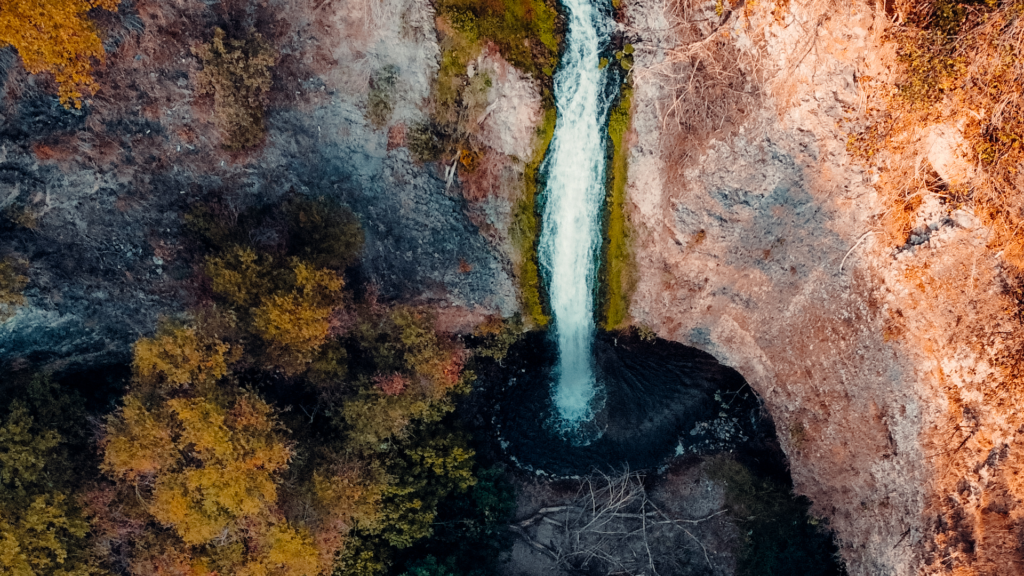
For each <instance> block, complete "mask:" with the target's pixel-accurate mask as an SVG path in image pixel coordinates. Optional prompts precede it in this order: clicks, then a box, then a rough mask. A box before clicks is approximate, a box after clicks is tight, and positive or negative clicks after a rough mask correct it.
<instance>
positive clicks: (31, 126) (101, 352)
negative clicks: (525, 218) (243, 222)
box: [0, 0, 539, 367]
mask: <svg viewBox="0 0 1024 576" xmlns="http://www.w3.org/2000/svg"><path fill="white" fill-rule="evenodd" d="M225 22H230V23H232V25H233V26H236V27H238V28H239V29H245V28H247V27H256V28H257V29H259V30H260V31H261V32H262V33H263V34H264V35H265V36H267V37H268V40H270V41H271V42H272V43H273V44H274V45H275V46H277V49H278V52H279V54H280V56H279V59H278V62H277V65H276V66H275V67H274V80H273V88H272V91H271V94H270V104H269V107H268V111H267V135H266V139H265V142H264V143H263V144H262V145H261V146H259V147H257V148H256V149H254V150H251V151H247V152H243V153H232V152H229V151H227V150H225V149H223V147H222V146H221V144H222V139H223V135H222V134H221V133H219V132H218V130H216V129H215V127H214V125H213V119H212V98H210V97H209V96H204V95H202V94H200V93H199V92H198V91H197V89H196V75H197V71H198V69H199V67H200V65H199V63H198V61H197V59H196V57H195V56H194V55H193V49H194V48H196V47H197V46H198V45H199V44H200V43H202V42H204V41H206V40H207V39H208V36H209V34H210V30H212V29H213V28H214V27H215V26H224V25H225ZM100 24H101V27H102V28H103V29H104V32H105V33H106V35H107V38H108V40H107V51H108V61H107V63H106V66H105V67H104V68H103V69H102V70H100V71H99V72H98V74H97V81H98V83H99V86H100V89H99V92H98V93H97V94H96V96H95V97H94V98H92V99H91V101H89V102H87V103H86V105H85V107H84V108H83V109H82V110H81V111H68V110H65V109H64V108H63V107H61V106H60V105H59V104H58V103H57V102H56V99H55V97H54V89H53V86H52V85H50V84H49V83H48V82H47V80H46V79H45V77H37V76H29V75H27V74H26V73H25V72H24V70H23V69H22V68H21V65H20V62H19V60H18V58H17V55H16V54H15V53H14V52H13V51H12V50H11V49H10V48H7V49H5V50H4V51H3V59H2V61H0V70H2V75H0V78H2V79H3V89H2V90H0V205H2V206H0V207H2V208H3V209H6V210H8V212H7V213H8V214H14V215H16V216H17V218H8V220H9V221H7V224H6V229H5V231H4V232H3V245H2V251H3V253H4V254H3V255H4V256H13V257H16V258H19V259H22V260H24V261H27V262H29V269H28V271H27V274H26V275H27V276H28V278H29V279H30V284H29V287H28V289H27V291H26V292H25V295H26V297H27V305H26V306H24V307H22V308H20V309H19V311H18V313H17V315H16V316H15V317H14V318H13V319H11V320H10V321H8V322H5V323H4V324H3V325H2V326H0V359H2V360H3V361H4V362H5V363H7V365H11V363H13V365H14V366H15V367H17V366H21V365H25V363H26V362H28V363H31V364H33V365H36V366H39V365H46V364H48V363H52V362H57V363H58V364H59V365H60V366H63V365H67V364H69V363H72V364H88V363H94V362H104V361H110V360H113V359H118V358H123V357H124V356H125V352H126V351H127V348H128V345H129V344H130V343H131V342H132V341H134V340H135V339H136V338H137V337H138V336H139V335H141V334H147V333H150V332H151V331H152V329H153V327H154V326H155V323H156V321H157V319H158V318H159V317H160V316H161V315H168V314H174V313H177V312H180V311H182V310H183V309H184V308H185V307H186V305H187V304H188V303H189V302H190V300H191V298H192V297H193V294H194V292H192V290H193V288H194V286H191V284H190V282H191V278H192V277H193V275H192V270H193V267H194V266H196V265H197V262H195V261H194V259H193V258H191V255H190V254H189V253H188V251H187V250H184V249H183V247H182V226H183V222H182V215H183V214H184V213H185V212H186V211H187V210H188V207H189V206H190V205H192V204H193V203H194V202H196V201H198V200H202V199H204V198H206V197H208V196H214V195H215V196H219V197H223V198H224V199H225V202H226V204H227V206H228V209H229V210H233V211H235V212H236V213H237V212H240V211H242V210H244V209H245V208H246V207H249V206H252V205H259V204H263V203H267V202H273V201H275V200H276V199H278V198H280V197H282V196H283V195H284V194H286V193H288V192H289V191H291V190H294V191H296V192H298V193H301V194H307V195H310V196H325V197H329V198H333V199H335V200H338V201H341V202H343V203H345V204H347V205H349V206H350V207H351V208H352V209H353V210H354V211H355V212H356V214H357V216H358V217H359V219H360V221H361V223H362V225H363V228H364V229H365V234H366V238H367V242H366V247H365V252H364V254H363V260H362V262H363V265H362V271H361V274H362V275H363V276H365V279H366V280H368V281H369V282H371V283H373V284H375V285H377V286H378V287H379V290H380V292H381V293H382V295H384V296H386V297H392V298H402V299H404V300H408V301H414V302H421V303H430V304H432V305H435V306H436V307H438V308H440V309H442V310H452V311H453V312H452V313H451V314H447V315H446V314H442V319H445V318H447V320H446V322H448V323H449V324H451V325H452V326H456V327H457V326H460V325H461V326H463V327H465V326H466V325H467V324H466V318H470V317H479V316H480V315H481V314H494V313H497V314H503V315H506V316H507V315H510V314H512V313H513V312H514V311H515V309H516V307H517V296H516V288H515V286H514V284H513V281H512V278H511V276H510V274H511V273H512V270H511V264H510V260H509V256H508V254H506V253H502V252H501V245H500V244H497V243H489V242H488V241H487V240H486V239H485V238H484V237H483V236H482V235H481V234H480V229H479V227H478V225H477V224H474V219H471V218H470V217H469V216H468V215H467V214H468V212H469V211H470V207H469V206H468V204H467V202H466V200H465V199H464V196H463V194H462V193H461V191H460V190H461V185H460V183H459V179H458V178H446V176H447V174H446V173H445V172H446V170H445V169H446V168H448V167H440V168H439V167H438V166H437V165H436V164H432V163H428V164H424V163H422V162H417V161H415V160H413V159H412V157H411V155H410V153H409V150H408V148H407V147H406V145H405V135H406V133H407V127H408V126H410V125H412V124H414V123H416V122H421V121H422V120H423V119H424V118H425V108H426V105H425V101H426V99H427V98H428V97H429V96H430V90H431V84H432V82H433V78H434V76H435V75H436V73H437V67H438V56H439V49H438V45H437V33H436V31H435V29H434V20H433V10H432V8H431V6H430V4H429V3H427V2H421V1H418V0H387V1H384V2H377V1H372V2H363V1H359V0H357V1H353V2H349V1H340V2H326V3H324V2H318V3H315V4H310V3H289V2H281V3H272V4H266V3H265V4H263V5H260V6H255V5H253V6H234V5H231V6H228V5H221V4H215V5H211V4H207V3H202V2H188V1H186V2H175V3H171V4H168V3H159V2H158V3H147V2H140V3H138V4H129V5H124V6H122V7H121V10H120V11H119V12H118V13H117V14H116V17H110V18H109V20H108V21H102V22H100ZM484 66H489V67H491V68H501V67H503V68H502V71H503V72H507V70H505V69H507V68H509V66H508V65H507V64H504V63H503V61H501V59H500V57H498V56H496V55H495V56H492V57H490V59H489V60H488V61H487V62H486V63H484ZM382 70H386V71H388V72H389V74H391V75H392V76H393V77H394V78H395V80H394V85H392V86H390V87H389V89H388V90H387V93H386V94H379V93H378V95H377V96H378V97H379V98H384V99H385V100H386V102H385V110H386V111H387V115H386V117H385V118H383V119H382V120H383V122H378V123H376V124H375V122H374V121H373V119H371V118H370V117H369V114H368V109H369V105H368V100H369V99H370V97H371V91H372V87H371V84H372V81H371V79H372V78H373V77H374V76H375V75H378V74H379V73H380V71H382ZM517 82H518V83H517ZM524 82H525V81H524V80H522V79H518V80H517V77H515V76H514V75H513V76H510V75H509V73H505V74H503V75H499V74H497V73H496V74H495V81H494V82H493V86H492V88H490V90H489V91H488V93H487V94H486V95H485V97H486V99H487V100H488V102H485V104H493V105H492V106H490V107H489V108H488V109H487V110H488V115H487V118H486V119H485V121H484V122H482V124H485V128H486V129H487V130H490V131H491V132H492V133H493V136H494V139H495V140H496V141H498V142H500V143H501V145H500V146H496V148H497V149H498V150H499V151H500V152H499V154H516V153H519V154H523V152H521V150H520V149H521V148H522V147H523V146H524V145H525V146H526V147H527V154H526V155H528V152H529V151H530V146H531V145H532V135H533V131H534V126H533V125H534V124H535V123H536V121H537V119H536V118H535V117H536V116H537V114H539V112H538V111H537V110H538V109H539V95H538V94H537V90H536V88H535V87H532V84H529V83H524ZM510 102H512V103H516V104H518V105H510V104H509V103H510ZM531 110H532V112H531ZM524 114H525V116H523V115H524ZM531 115H532V116H531ZM524 130H525V131H526V132H525V135H526V137H525V138H524V137H523V131H524ZM456 168H457V167H452V168H451V170H452V171H455V170H456ZM520 172H521V170H520ZM505 204H506V205H505V206H504V208H503V207H502V205H501V203H500V202H498V203H497V204H495V203H494V201H491V204H488V205H486V206H482V207H481V206H476V209H477V211H478V212H483V213H484V214H485V216H486V214H487V213H488V211H490V212H491V213H493V214H492V219H494V220H495V221H497V222H499V223H500V222H501V221H502V218H504V219H505V221H507V220H508V218H509V216H508V213H509V212H510V208H509V207H508V205H507V204H508V202H507V201H506V202H505ZM503 212H504V216H503V215H502V213H503ZM14 220H18V221H19V222H21V224H17V225H16V224H14V223H13V221H14ZM476 221H478V222H486V221H487V218H486V217H485V218H483V219H480V218H477V219H476ZM26 224H27V225H26ZM506 229H507V225H506ZM467 313H470V316H466V314H467Z"/></svg>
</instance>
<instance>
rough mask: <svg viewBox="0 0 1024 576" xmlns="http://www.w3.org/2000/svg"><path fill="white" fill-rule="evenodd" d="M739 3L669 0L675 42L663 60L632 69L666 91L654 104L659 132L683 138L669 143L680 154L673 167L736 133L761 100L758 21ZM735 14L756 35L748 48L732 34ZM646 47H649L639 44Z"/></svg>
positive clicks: (684, 164) (764, 72)
mask: <svg viewBox="0 0 1024 576" xmlns="http://www.w3.org/2000/svg"><path fill="white" fill-rule="evenodd" d="M737 4H738V5H737V6H736V8H731V7H730V6H731V4H730V3H729V2H723V3H721V4H720V5H716V3H714V2H701V1H698V0H668V2H667V5H666V9H665V16H666V19H667V20H668V22H669V24H670V27H671V31H672V34H673V35H674V36H675V38H676V46H677V47H676V48H673V49H671V50H669V51H668V52H667V54H666V57H665V58H664V60H662V61H661V62H659V63H657V64H655V65H653V66H651V67H649V68H637V69H636V70H634V74H635V75H636V81H637V82H638V83H640V82H649V83H653V84H655V85H657V86H659V87H660V88H661V89H662V92H663V93H664V94H665V96H666V97H665V98H663V100H662V101H661V102H659V103H658V106H659V110H658V112H659V114H658V116H659V118H661V119H662V126H661V132H662V135H663V136H662V137H663V138H665V139H667V140H668V141H671V142H686V146H669V147H667V149H669V150H674V152H673V154H676V155H679V157H676V158H673V159H672V162H671V163H670V164H671V165H673V166H674V167H675V170H681V169H683V168H685V167H688V166H690V165H692V163H693V161H695V160H696V158H695V157H694V156H693V154H694V153H696V152H697V151H699V150H701V149H703V148H704V146H703V145H702V144H705V143H707V142H708V141H710V140H711V139H712V138H722V137H724V136H727V135H729V134H731V133H734V131H735V130H737V129H738V127H739V126H740V125H742V124H743V122H744V120H745V119H746V118H747V117H748V116H749V115H750V114H751V113H753V112H754V110H756V109H757V108H758V107H759V105H760V104H761V103H762V99H763V97H764V91H763V85H764V81H765V79H766V77H767V73H768V69H767V67H766V63H765V60H764V58H763V52H762V46H761V45H760V44H763V43H762V42H760V41H759V39H763V35H762V33H761V32H762V30H761V27H762V25H761V24H759V23H757V22H758V21H759V20H758V19H756V18H751V17H750V16H751V14H750V9H749V8H748V7H746V6H741V5H742V3H737ZM738 19H740V20H742V21H743V22H742V25H743V26H746V27H748V29H747V33H748V35H749V37H751V38H754V39H755V40H756V41H755V45H754V46H753V47H751V48H749V49H746V50H741V49H740V48H738V47H737V45H736V43H735V42H734V39H733V38H732V36H731V33H730V30H731V28H732V26H733V25H734V24H735V22H736V20H738ZM644 49H650V48H649V47H644V46H642V45H641V46H638V50H644Z"/></svg>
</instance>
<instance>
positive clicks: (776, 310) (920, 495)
mask: <svg viewBox="0 0 1024 576" xmlns="http://www.w3.org/2000/svg"><path fill="white" fill-rule="evenodd" d="M627 6H628V7H627V14H628V20H629V21H628V23H627V26H626V31H627V34H633V35H635V37H636V40H635V41H634V42H635V44H636V45H637V56H636V58H637V67H636V70H635V72H634V80H635V84H636V92H635V100H634V110H633V113H634V132H633V134H632V138H633V140H632V148H631V154H632V155H631V158H630V162H631V164H630V184H629V191H628V194H629V202H630V211H631V213H630V215H631V221H632V223H633V227H634V230H633V233H634V237H633V242H634V250H635V256H636V263H637V287H636V291H635V293H634V296H633V301H632V307H631V314H632V316H633V318H634V319H635V321H636V322H638V323H641V324H646V325H648V326H650V327H651V328H653V329H654V330H655V331H656V332H657V333H658V334H659V335H660V336H662V337H665V338H670V339H674V340H677V341H679V342H682V343H684V344H688V345H691V346H696V347H699V348H702V349H704V350H707V351H709V352H711V353H713V354H715V355H716V356H717V357H718V358H719V359H720V360H721V361H722V362H723V363H726V364H728V365H730V366H733V367H735V368H736V369H737V370H738V371H739V372H740V373H741V374H743V376H744V377H745V378H746V379H747V381H748V382H749V383H750V385H751V386H752V387H754V388H755V389H756V390H757V392H758V393H759V394H761V395H762V396H763V397H764V399H765V401H766V404H767V406H768V409H769V410H770V412H771V414H772V416H773V417H774V420H775V422H776V426H777V429H778V434H779V438H780V440H781V442H782V444H783V447H784V449H785V450H786V452H787V453H788V456H789V459H790V463H791V470H792V475H793V478H794V482H795V485H796V489H797V491H798V492H800V493H803V494H805V495H807V496H808V497H810V498H811V499H812V500H813V501H814V511H815V512H816V513H817V514H819V515H821V516H823V517H825V518H827V519H828V521H829V523H830V525H831V527H832V528H833V529H834V530H835V531H836V534H837V536H838V538H839V540H840V542H841V545H842V552H843V556H844V558H845V559H846V561H847V564H848V567H849V570H850V572H851V574H858V575H868V574H907V575H909V574H917V573H920V572H922V571H924V570H933V571H935V573H946V572H947V571H948V570H952V568H951V566H956V565H959V566H961V567H962V568H963V567H968V568H969V571H967V572H962V573H963V574H968V573H970V574H975V573H978V574H1009V573H1016V572H1014V570H1016V568H1015V567H1016V566H1017V565H1018V563H1019V562H1020V557H1019V556H1020V554H1019V552H1015V551H1014V550H1017V548H1016V546H1017V545H1016V544H1010V543H1008V541H1007V540H1006V538H1007V537H1006V536H1005V534H1006V532H1001V533H1000V532H999V531H1000V530H1016V529H1017V528H1013V526H1018V524H1015V522H1017V521H1018V520H1016V519H1017V518H1018V514H1016V513H1015V512H1012V511H1013V510H1014V509H1015V507H1018V506H1019V504H1020V503H1019V501H1018V500H1015V499H1014V498H1017V496H1015V494H1016V492H1015V491H1014V488H1013V486H1015V485H1016V484H1014V482H1013V481H1010V480H1007V481H1005V483H1004V481H1002V480H999V478H1000V477H1001V475H1006V474H1012V470H1016V468H1013V466H1012V465H1011V464H1012V462H1014V461H1015V458H1019V456H1016V455H1017V454H1019V452H1016V451H1015V450H1016V448H1015V447H1014V446H1016V444H1015V443H1014V442H1015V438H1016V434H1017V432H1016V431H1015V426H1016V425H1017V420H1018V419H1017V418H1015V417H1010V416H1007V414H1010V413H1011V412H1012V409H1010V408H1007V407H1006V406H1008V405H1014V404H1012V402H1011V403H1008V402H1007V401H1006V400H998V401H997V400H995V399H996V398H997V397H999V398H1002V396H999V395H998V394H995V393H994V392H993V390H994V388H993V386H995V384H994V383H995V382H997V381H999V379H1000V378H1001V377H1002V372H1000V369H999V368H997V365H998V363H999V362H998V360H999V359H1000V357H1001V356H1003V357H1005V355H1006V354H1007V350H1009V349H1011V347H1010V346H1009V345H1008V344H1007V343H1006V340H1007V339H1008V337H1007V338H1004V339H1002V340H1000V339H999V338H1001V337H996V336H992V334H994V332H993V331H996V330H1001V331H1004V332H1002V333H1003V334H1010V333H1011V332H1009V331H1011V330H1015V329H1016V326H1017V325H1016V324H1015V323H1014V321H1013V320H1012V319H1010V318H1008V316H1007V314H1006V313H1005V312H1002V311H1001V310H1006V309H1012V307H1013V306H1014V304H1013V303H1011V302H1010V301H1009V299H1008V297H1007V296H1006V291H1005V289H1004V286H1005V284H1006V278H1005V275H1004V272H1003V269H1004V267H1003V265H1002V264H1001V262H1000V260H999V255H998V254H993V253H992V251H990V250H989V249H988V248H987V247H986V238H987V234H988V231H986V230H985V229H983V228H979V226H978V220H977V219H976V218H975V217H974V215H972V214H971V212H970V207H969V206H963V207H957V206H954V205H951V204H946V203H944V202H943V201H940V199H939V198H938V197H937V196H935V195H934V194H930V193H929V192H928V191H927V190H923V191H921V192H919V193H918V194H919V195H920V197H921V201H920V202H919V203H918V204H916V206H917V207H916V208H915V211H914V212H913V213H912V214H910V215H909V216H908V218H909V219H910V221H911V224H910V226H912V231H911V233H910V234H909V236H908V237H905V238H902V239H899V240H897V241H891V240H890V239H888V238H887V237H886V235H885V234H884V231H883V230H882V229H881V228H880V226H879V218H880V217H881V215H883V214H884V213H885V212H886V211H887V210H891V207H889V206H886V205H885V204H884V203H883V201H882V200H881V199H880V197H879V195H878V194H876V191H875V183H876V182H877V180H878V176H877V170H879V169H886V166H885V161H884V160H879V161H878V162H876V163H875V165H874V166H867V165H864V164H862V163H861V162H859V161H857V160H855V159H854V158H852V157H851V156H850V155H849V154H848V152H847V146H846V144H847V137H848V134H847V127H848V126H850V125H856V124H857V123H858V122H863V118H864V115H865V114H866V113H867V112H866V110H867V105H866V99H867V93H866V92H865V91H864V90H863V82H862V80H866V79H867V78H868V77H871V78H873V82H875V83H877V84H879V85H884V86H887V87H891V86H892V83H893V82H894V79H893V78H892V77H891V76H890V75H889V72H888V69H889V68H890V65H891V64H893V60H892V54H893V48H892V47H891V46H887V45H886V44H885V43H884V42H882V40H881V38H882V35H883V34H882V33H883V32H884V30H885V28H886V26H887V25H888V21H887V19H886V17H885V15H884V13H879V12H876V10H875V7H873V6H870V5H865V4H859V5H855V4H850V5H848V6H845V7H844V8H843V9H842V10H838V11H837V10H835V9H834V8H833V7H831V5H827V4H826V3H821V2H815V1H813V0H808V1H803V2H798V1H797V0H794V1H793V2H791V3H789V9H788V11H785V10H784V11H781V12H779V11H776V12H775V13H772V12H771V11H770V10H769V9H768V8H767V7H766V8H764V9H762V10H758V9H757V8H756V7H754V8H751V7H748V8H743V9H739V10H740V11H739V12H737V13H732V14H728V13H727V14H723V15H722V17H716V16H715V15H714V3H697V2H681V3H669V2H665V3H662V2H659V1H657V0H653V1H652V0H639V1H635V2H630V3H627ZM700 22H703V24H701V23H700ZM721 22H724V23H722V24H721V25H720V27H716V24H718V23H721ZM722 62H726V63H728V65H729V66H731V70H732V71H733V74H732V76H733V77H734V79H732V80H728V79H724V78H726V76H725V75H722V76H715V74H714V71H715V69H716V68H715V67H716V65H717V66H723V64H722ZM709 70H710V71H709ZM736 77H738V78H740V80H735V78H736ZM680 78H683V79H686V80H687V81H688V82H689V84H687V83H686V82H684V81H683V80H679V79H680ZM694 85H696V86H698V87H699V88H700V89H701V90H704V92H703V94H705V96H701V95H700V93H696V92H694V90H693V89H692V87H693V86H694ZM715 90H718V93H719V94H722V95H723V96H722V97H721V99H720V100H719V102H724V103H723V104H721V105H719V106H718V107H717V108H714V107H712V106H705V107H704V108H701V106H699V105H703V102H704V101H705V100H702V99H701V98H704V99H706V98H707V96H706V94H707V93H709V91H710V93H715V92H714V91H715ZM730 94H732V96H730ZM730 102H731V103H730ZM680 110H683V111H686V114H681V113H680V112H679V111H680ZM687 114H689V115H687ZM701 114H703V116H702V115H701ZM915 146H916V148H913V149H912V150H911V151H912V152H913V153H914V154H917V156H916V158H917V162H919V163H920V164H924V165H925V166H926V165H927V164H928V163H930V164H931V165H932V166H933V167H934V168H935V170H936V171H937V172H938V173H939V177H940V178H942V179H943V180H944V181H945V182H946V183H947V184H949V185H957V184H961V183H963V182H964V181H967V180H969V179H970V178H972V177H974V173H973V172H972V170H971V166H970V164H969V163H966V162H965V161H964V160H963V156H962V153H961V152H960V150H961V149H962V138H961V137H960V136H959V133H958V131H957V129H956V127H955V126H953V127H951V126H945V125H942V126H936V127H934V128H933V129H931V130H925V131H923V132H922V134H921V135H920V137H919V138H918V139H917V140H916V144H915ZM879 166H881V167H879ZM999 406H1001V408H1000V407H999ZM979 435H981V436H983V437H984V438H983V439H979ZM1007 455H1009V456H1007ZM1000 462H1008V463H1011V464H1003V465H1001V464H1000ZM1007 470H1010V472H1007ZM1007 486H1009V488H1007ZM1007 494H1010V495H1009V496H1007ZM994 502H995V503H997V504H993V503H994ZM999 534H1003V536H999ZM951 559H954V560H955V562H952V561H951ZM957 573H958V574H960V573H961V572H957Z"/></svg>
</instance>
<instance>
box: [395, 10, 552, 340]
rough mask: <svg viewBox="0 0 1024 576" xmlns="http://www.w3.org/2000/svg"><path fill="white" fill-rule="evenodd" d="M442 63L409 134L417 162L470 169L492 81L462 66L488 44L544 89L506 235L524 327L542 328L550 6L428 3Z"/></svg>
mask: <svg viewBox="0 0 1024 576" xmlns="http://www.w3.org/2000/svg"><path fill="white" fill-rule="evenodd" d="M435 8H436V10H437V21H438V26H437V28H438V31H439V33H440V46H441V62H440V69H439V70H438V74H437V78H436V80H435V82H434V87H433V95H432V99H433V102H432V104H433V106H432V110H431V114H430V120H429V121H428V122H427V123H425V124H422V125H419V126H413V127H412V128H411V129H410V131H409V136H408V141H409V149H410V151H411V152H412V154H413V156H414V157H415V158H417V159H418V160H420V161H435V160H441V161H442V162H444V163H446V164H449V165H450V164H451V163H452V162H453V161H455V160H458V161H459V162H460V163H461V164H462V167H463V169H464V170H465V171H467V172H472V171H473V170H475V169H476V167H477V164H478V161H479V159H480V157H481V155H482V151H483V150H484V149H485V148H486V147H487V142H484V141H482V140H480V139H479V138H478V137H477V134H476V132H477V130H478V127H479V122H478V121H479V119H480V118H481V117H482V115H483V113H484V111H485V110H486V107H487V91H488V88H490V86H491V78H489V77H488V76H487V75H486V74H483V73H472V72H470V70H469V68H470V67H471V66H472V65H473V62H474V61H475V60H476V59H477V57H479V56H480V54H482V53H483V51H484V49H485V48H486V47H487V46H488V45H493V46H496V47H497V48H498V51H499V52H500V53H501V55H502V57H504V58H505V60H507V61H508V62H509V63H511V64H512V65H513V66H515V67H516V68H518V69H519V70H521V71H523V72H525V73H527V74H530V75H532V76H533V77H534V78H536V79H537V80H539V81H540V83H541V85H542V87H543V89H544V90H545V96H544V100H545V106H546V108H547V109H546V110H545V113H544V122H543V125H542V126H541V127H540V130H539V138H538V147H537V149H536V153H535V154H534V157H533V158H531V159H529V162H528V164H527V166H526V171H525V172H526V173H525V176H524V180H525V183H524V191H523V197H522V199H521V200H520V202H519V204H518V205H517V207H516V214H515V221H514V224H513V236H514V242H515V245H516V247H517V248H518V258H519V265H518V273H519V284H520V289H521V293H522V298H523V308H524V310H525V311H526V315H527V317H528V318H529V320H530V322H531V323H532V324H533V325H535V326H538V327H543V326H545V325H547V322H548V318H547V316H546V315H545V314H544V307H543V304H542V300H541V289H540V275H539V272H538V269H537V250H536V243H537V233H538V226H537V215H536V213H535V207H536V201H535V196H536V193H537V183H536V178H537V168H538V166H539V165H540V161H541V160H542V159H543V157H544V152H545V151H546V150H547V146H548V143H549V142H550V140H551V135H552V133H553V131H554V121H555V111H554V105H553V103H552V102H551V94H550V92H549V90H550V86H551V76H552V75H553V74H554V70H555V67H556V65H557V62H558V45H559V42H560V41H561V37H562V30H561V29H560V22H559V17H558V12H557V11H556V9H555V2H547V1H545V0H495V1H488V2H483V1H481V0H440V1H439V2H437V3H435Z"/></svg>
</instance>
